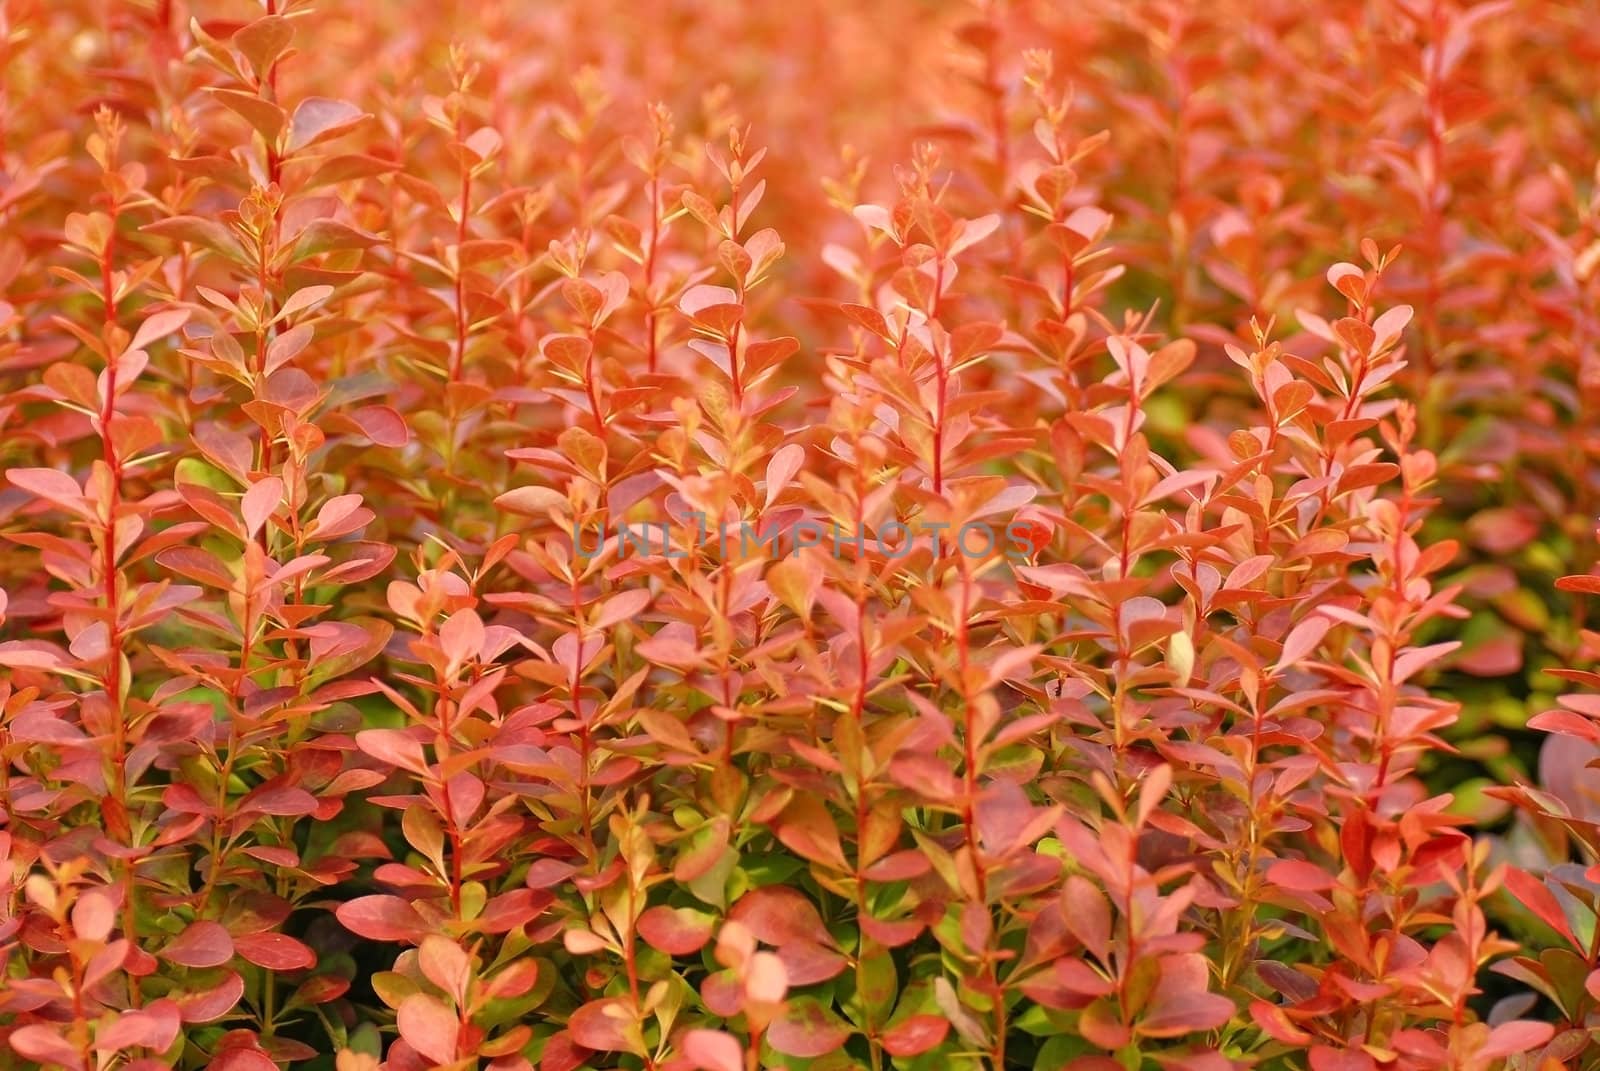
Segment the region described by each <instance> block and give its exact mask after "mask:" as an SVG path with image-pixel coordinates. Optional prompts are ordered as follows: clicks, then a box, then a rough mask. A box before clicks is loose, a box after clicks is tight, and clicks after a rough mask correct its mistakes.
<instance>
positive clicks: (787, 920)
mask: <svg viewBox="0 0 1600 1071" xmlns="http://www.w3.org/2000/svg"><path fill="white" fill-rule="evenodd" d="M728 917H729V918H731V919H733V920H735V921H737V922H739V923H741V924H743V925H744V926H745V927H747V928H748V929H749V930H750V932H751V933H752V934H754V935H755V937H756V940H758V941H760V942H762V943H763V944H768V945H772V946H773V947H781V946H783V945H786V944H789V943H790V942H791V941H811V942H816V943H819V944H832V943H833V937H832V935H830V934H829V933H828V930H827V927H826V926H824V925H823V923H822V915H821V913H820V912H819V911H818V910H817V907H816V905H815V904H813V903H812V902H811V901H810V900H809V899H807V898H806V896H805V895H804V894H803V893H801V892H799V891H798V890H796V889H791V888H789V887H788V886H785V885H763V886H761V887H760V888H758V889H751V890H750V891H749V892H747V893H745V894H744V895H743V896H741V897H740V898H739V900H738V902H737V903H735V904H734V905H733V910H732V911H730V912H729V913H728Z"/></svg>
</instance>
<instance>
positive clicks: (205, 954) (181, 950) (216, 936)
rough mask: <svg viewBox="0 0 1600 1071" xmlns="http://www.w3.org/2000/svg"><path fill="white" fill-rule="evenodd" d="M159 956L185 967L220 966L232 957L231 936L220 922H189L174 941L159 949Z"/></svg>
mask: <svg viewBox="0 0 1600 1071" xmlns="http://www.w3.org/2000/svg"><path fill="white" fill-rule="evenodd" d="M161 958H163V959H168V960H171V961H172V962H173V963H180V964H182V965H183V966H185V967H220V966H222V965H223V964H224V963H226V962H228V961H229V960H230V959H232V958H233V938H232V937H230V936H228V931H227V930H225V929H223V928H222V925H221V924H220V923H216V922H211V921H208V920H203V921H200V922H194V923H190V924H189V928H188V929H186V930H184V931H183V933H182V934H180V935H179V936H178V939H177V940H176V941H173V942H172V943H171V944H169V945H167V947H166V948H164V949H162V950H161Z"/></svg>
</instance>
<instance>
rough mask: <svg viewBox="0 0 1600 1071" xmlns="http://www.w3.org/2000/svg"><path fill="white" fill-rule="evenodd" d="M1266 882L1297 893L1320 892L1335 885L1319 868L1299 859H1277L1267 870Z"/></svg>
mask: <svg viewBox="0 0 1600 1071" xmlns="http://www.w3.org/2000/svg"><path fill="white" fill-rule="evenodd" d="M1267 880H1268V881H1270V882H1272V884H1274V885H1277V886H1280V887H1281V888H1285V889H1293V890H1295V891H1297V892H1320V891H1322V890H1324V889H1331V888H1333V887H1334V885H1335V884H1337V883H1336V882H1335V881H1334V879H1333V878H1332V877H1331V876H1329V874H1328V872H1327V871H1325V870H1323V869H1322V868H1321V867H1319V866H1317V865H1316V864H1314V863H1307V862H1303V861H1301V860H1299V859H1279V860H1278V861H1277V862H1275V863H1273V864H1272V865H1271V866H1270V867H1268V868H1267Z"/></svg>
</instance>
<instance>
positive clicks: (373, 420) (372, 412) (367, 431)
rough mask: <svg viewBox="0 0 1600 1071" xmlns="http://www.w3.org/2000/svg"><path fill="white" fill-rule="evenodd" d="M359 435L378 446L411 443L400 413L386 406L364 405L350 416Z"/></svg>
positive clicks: (409, 433)
mask: <svg viewBox="0 0 1600 1071" xmlns="http://www.w3.org/2000/svg"><path fill="white" fill-rule="evenodd" d="M350 419H351V420H354V421H355V422H356V426H357V427H358V428H360V429H361V434H363V435H365V436H366V437H367V438H369V439H371V440H372V441H373V442H374V443H376V444H377V445H379V446H389V447H400V446H404V445H405V444H406V443H408V442H410V441H411V432H410V431H409V430H407V428H406V422H405V418H404V417H402V416H401V415H400V411H399V410H397V409H395V408H393V407H391V406H387V405H364V406H362V407H361V408H360V409H357V410H356V411H355V412H353V413H351V414H350Z"/></svg>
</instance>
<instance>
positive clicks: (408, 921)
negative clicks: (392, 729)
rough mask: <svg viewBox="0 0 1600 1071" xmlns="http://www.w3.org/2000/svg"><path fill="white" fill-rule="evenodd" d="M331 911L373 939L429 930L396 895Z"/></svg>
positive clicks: (413, 938) (409, 937) (413, 936)
mask: <svg viewBox="0 0 1600 1071" xmlns="http://www.w3.org/2000/svg"><path fill="white" fill-rule="evenodd" d="M374 731H376V730H374ZM334 914H335V915H336V916H338V919H339V921H340V922H341V923H343V924H344V928H345V929H347V930H349V931H350V932H351V933H354V934H357V935H358V936H361V937H368V938H371V939H372V940H374V941H408V942H411V943H413V944H415V943H417V942H420V941H421V940H422V938H423V937H424V936H426V935H427V933H428V927H427V926H426V925H425V924H424V922H423V920H422V916H421V915H419V914H417V909H416V908H414V907H412V906H411V904H410V902H409V901H407V900H403V899H401V898H400V897H398V896H381V895H380V896H360V897H357V898H356V899H354V900H350V901H348V902H346V903H343V904H340V905H339V907H338V910H336V911H335V912H334Z"/></svg>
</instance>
